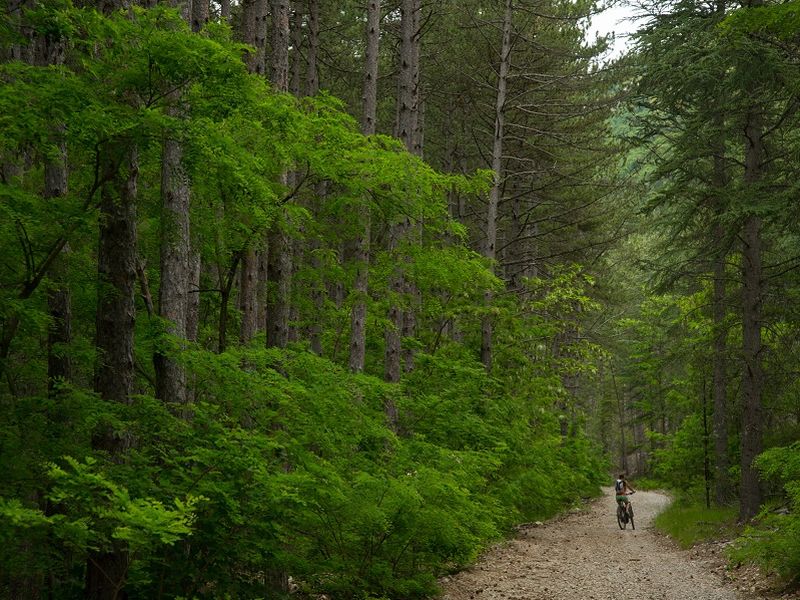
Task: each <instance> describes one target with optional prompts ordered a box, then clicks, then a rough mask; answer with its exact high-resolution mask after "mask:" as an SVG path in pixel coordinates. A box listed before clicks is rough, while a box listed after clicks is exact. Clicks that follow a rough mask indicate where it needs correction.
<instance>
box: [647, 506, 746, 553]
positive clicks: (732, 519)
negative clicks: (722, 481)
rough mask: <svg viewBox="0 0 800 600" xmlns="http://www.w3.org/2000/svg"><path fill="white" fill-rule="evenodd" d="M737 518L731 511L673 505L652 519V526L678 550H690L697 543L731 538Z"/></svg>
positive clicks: (733, 536)
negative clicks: (678, 546) (668, 537)
mask: <svg viewBox="0 0 800 600" xmlns="http://www.w3.org/2000/svg"><path fill="white" fill-rule="evenodd" d="M737 515H738V510H737V509H736V508H735V507H723V508H718V507H713V508H706V507H705V506H704V505H697V504H687V503H685V502H681V501H675V502H673V503H672V504H671V505H670V506H669V508H667V509H666V510H665V511H664V512H663V513H661V514H660V515H658V516H657V517H656V519H655V522H654V524H655V527H656V529H658V530H659V531H661V532H663V533H666V534H667V535H669V536H670V537H671V538H673V539H674V540H675V541H677V542H678V544H679V545H680V546H681V547H682V548H691V547H692V546H693V545H694V544H696V543H698V542H705V541H711V540H719V539H733V538H735V537H736V536H737V534H738V529H737V526H736V517H737Z"/></svg>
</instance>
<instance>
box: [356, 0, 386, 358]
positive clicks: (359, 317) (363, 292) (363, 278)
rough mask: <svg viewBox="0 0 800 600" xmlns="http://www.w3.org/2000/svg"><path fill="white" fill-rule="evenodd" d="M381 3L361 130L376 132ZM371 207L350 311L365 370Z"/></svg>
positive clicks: (371, 10) (361, 218) (359, 243)
mask: <svg viewBox="0 0 800 600" xmlns="http://www.w3.org/2000/svg"><path fill="white" fill-rule="evenodd" d="M380 26H381V3H380V0H369V2H368V3H367V35H366V37H367V44H366V53H365V58H364V91H363V96H362V103H363V114H362V119H361V132H362V133H363V134H364V135H373V134H374V133H375V130H376V125H377V112H378V52H379V50H380ZM370 217H371V215H370V211H369V207H368V206H366V205H360V206H359V210H358V225H359V226H360V228H361V229H360V231H359V232H358V234H357V235H356V240H355V260H356V276H355V281H354V285H353V290H354V292H355V301H354V302H353V309H352V313H351V315H350V370H351V371H352V372H354V373H361V372H362V371H363V370H364V361H365V358H366V340H367V297H368V293H369V247H370V234H371V223H370V221H371V218H370Z"/></svg>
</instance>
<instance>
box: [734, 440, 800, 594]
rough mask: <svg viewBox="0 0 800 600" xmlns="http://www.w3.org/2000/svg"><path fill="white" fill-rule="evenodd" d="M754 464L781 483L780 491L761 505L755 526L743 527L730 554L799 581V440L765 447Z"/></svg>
mask: <svg viewBox="0 0 800 600" xmlns="http://www.w3.org/2000/svg"><path fill="white" fill-rule="evenodd" d="M756 465H757V467H758V469H759V470H760V471H761V474H762V476H763V478H764V479H765V481H766V482H768V483H770V484H780V485H782V486H783V494H782V495H781V497H780V498H779V499H776V501H774V502H768V503H766V504H765V505H764V507H763V508H762V511H761V514H760V515H759V517H758V523H757V525H753V526H750V527H747V528H746V529H745V531H744V533H743V534H742V536H741V537H740V538H739V539H738V540H737V544H736V547H735V548H734V549H733V551H732V552H731V556H732V558H733V559H734V560H738V561H753V562H756V563H758V564H760V565H761V566H763V567H764V568H766V569H768V570H771V571H774V572H777V573H778V574H779V575H781V576H782V577H783V578H785V579H787V580H790V581H794V582H796V581H798V580H800V442H795V443H794V444H792V445H790V446H785V447H780V448H772V449H770V450H767V451H766V452H764V453H763V454H761V455H760V456H759V457H758V459H757V461H756Z"/></svg>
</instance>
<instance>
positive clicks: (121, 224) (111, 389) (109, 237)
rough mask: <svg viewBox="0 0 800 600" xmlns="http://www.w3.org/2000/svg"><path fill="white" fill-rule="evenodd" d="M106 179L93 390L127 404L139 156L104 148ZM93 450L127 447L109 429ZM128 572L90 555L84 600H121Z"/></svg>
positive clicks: (118, 451)
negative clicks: (86, 599)
mask: <svg viewBox="0 0 800 600" xmlns="http://www.w3.org/2000/svg"><path fill="white" fill-rule="evenodd" d="M101 151H102V152H103V160H104V165H103V167H104V171H105V175H106V177H105V179H106V180H107V181H108V183H107V184H105V185H104V186H103V188H102V190H101V200H100V242H99V247H98V255H97V269H98V290H97V320H96V334H95V335H96V341H95V346H96V348H97V364H96V367H95V378H94V389H95V391H96V392H97V394H98V395H99V396H100V397H101V398H102V399H103V400H106V401H109V402H119V403H122V404H129V403H130V402H131V393H132V391H133V377H134V356H133V343H134V327H135V324H136V304H135V300H134V294H135V289H136V279H137V278H136V268H137V258H138V257H137V250H136V192H137V177H138V171H139V168H138V156H137V152H136V149H135V148H134V147H130V146H129V145H125V144H123V143H114V144H107V145H106V147H104V148H102V149H101ZM92 445H93V446H94V447H95V448H96V449H99V450H105V451H106V452H108V453H109V454H110V455H111V456H112V457H114V458H115V459H117V460H119V458H120V457H121V455H122V454H123V453H124V452H125V450H127V448H128V446H129V445H130V440H129V439H128V438H127V436H125V435H122V436H120V435H118V434H115V433H114V432H113V431H112V430H110V429H104V430H100V431H97V432H95V434H94V436H93V439H92ZM127 568H128V554H127V551H126V549H125V548H124V547H123V546H122V545H119V546H118V547H117V548H114V549H113V550H111V551H102V552H94V553H92V554H91V555H90V556H89V560H88V564H87V570H86V597H87V598H90V599H91V600H119V599H122V598H126V597H127V596H126V595H125V594H124V592H121V589H122V586H123V585H124V582H125V577H126V573H127Z"/></svg>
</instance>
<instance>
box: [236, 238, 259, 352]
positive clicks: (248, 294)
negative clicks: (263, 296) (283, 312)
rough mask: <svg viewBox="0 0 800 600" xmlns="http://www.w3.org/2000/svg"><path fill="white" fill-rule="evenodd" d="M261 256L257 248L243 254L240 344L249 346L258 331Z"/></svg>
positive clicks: (240, 292)
mask: <svg viewBox="0 0 800 600" xmlns="http://www.w3.org/2000/svg"><path fill="white" fill-rule="evenodd" d="M259 262H260V255H259V253H258V252H257V251H256V250H255V248H252V247H250V248H246V249H245V250H244V251H243V252H242V270H241V273H240V274H239V309H240V310H241V312H242V323H241V329H240V330H239V342H240V343H241V344H247V343H249V342H250V340H252V339H253V338H254V337H255V335H256V333H257V331H258V316H259V315H258V282H259V279H261V278H260V277H259V270H260V267H259Z"/></svg>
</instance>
